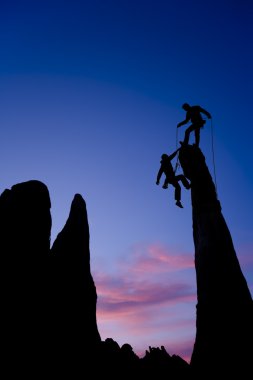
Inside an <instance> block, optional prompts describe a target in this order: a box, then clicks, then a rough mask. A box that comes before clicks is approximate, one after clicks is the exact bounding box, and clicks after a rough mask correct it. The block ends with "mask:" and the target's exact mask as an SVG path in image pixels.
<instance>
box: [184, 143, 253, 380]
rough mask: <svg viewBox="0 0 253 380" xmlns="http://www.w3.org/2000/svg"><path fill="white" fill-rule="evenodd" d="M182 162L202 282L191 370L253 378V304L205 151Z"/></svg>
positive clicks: (189, 153)
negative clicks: (206, 160) (231, 372)
mask: <svg viewBox="0 0 253 380" xmlns="http://www.w3.org/2000/svg"><path fill="white" fill-rule="evenodd" d="M179 160H180V164H181V166H182V169H183V171H184V174H185V176H186V177H187V178H188V179H189V180H190V181H191V200H192V219H193V239H194V245H195V268H196V278H197V315H196V317H197V322H196V339H195V344H194V349H193V353H192V357H191V366H192V368H194V369H195V370H196V372H197V373H198V374H201V375H202V376H203V378H204V377H205V375H208V374H209V375H210V373H212V374H221V373H222V374H224V373H228V372H229V371H231V370H232V371H233V372H234V373H236V372H237V373H244V374H245V373H250V372H249V371H250V370H251V366H252V364H251V361H252V358H253V350H252V341H253V302H252V297H251V294H250V291H249V288H248V285H247V282H246V280H245V278H244V275H243V273H242V270H241V268H240V264H239V261H238V258H237V255H236V252H235V249H234V246H233V241H232V238H231V235H230V232H229V229H228V227H227V224H226V221H225V219H224V217H223V215H222V212H221V206H220V202H219V200H218V199H217V194H216V190H215V185H214V183H213V180H212V177H211V175H210V173H209V170H208V167H207V165H206V162H205V157H204V155H203V153H202V152H201V150H200V149H199V148H197V147H195V146H192V145H187V146H184V147H182V148H181V150H180V153H179Z"/></svg>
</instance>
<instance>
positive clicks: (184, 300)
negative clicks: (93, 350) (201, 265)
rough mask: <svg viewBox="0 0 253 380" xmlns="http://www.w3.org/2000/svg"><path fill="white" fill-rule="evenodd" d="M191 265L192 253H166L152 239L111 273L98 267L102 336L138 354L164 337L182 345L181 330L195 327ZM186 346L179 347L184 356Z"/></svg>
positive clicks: (99, 323) (97, 283)
mask: <svg viewBox="0 0 253 380" xmlns="http://www.w3.org/2000/svg"><path fill="white" fill-rule="evenodd" d="M193 267H194V262H193V259H192V257H190V255H186V254H179V253H176V254H175V253H170V252H169V250H168V249H166V248H164V247H161V246H159V245H158V244H154V245H150V246H138V247H135V248H134V250H132V252H130V253H129V255H128V256H127V260H126V259H124V260H122V261H121V262H119V263H118V265H117V267H116V270H115V271H114V272H113V273H105V271H104V270H103V272H100V271H98V270H97V271H96V272H95V274H94V278H95V283H96V287H97V294H98V303H97V320H98V326H99V331H100V333H101V336H102V337H103V338H106V337H112V338H113V339H115V340H116V341H117V342H118V343H119V344H120V342H121V343H122V344H123V343H125V342H128V343H130V344H132V346H133V348H134V349H135V347H136V350H138V352H140V351H141V352H142V353H145V350H146V349H148V345H152V344H153V343H152V342H158V341H160V342H161V343H160V346H161V345H164V346H165V344H164V340H166V339H168V341H170V343H171V344H172V343H173V344H176V341H177V340H178V339H179V346H180V339H181V338H180V334H181V333H182V331H186V332H187V331H188V330H190V331H192V332H193V334H194V332H195V304H196V289H195V288H194V286H192V283H193V282H194V280H195V272H194V269H193ZM188 272H190V277H191V276H192V278H191V279H189V273H188ZM189 307H190V310H191V312H190V315H188V314H189ZM187 310H188V311H187ZM186 316H187V317H186ZM173 331H174V332H177V336H175V333H174V332H173ZM167 335H168V337H167ZM192 339H193V337H192ZM191 342H192V341H191ZM192 344H193V342H192ZM158 346H159V344H158ZM185 350H186V351H187V349H186V348H183V347H181V351H179V352H181V353H182V354H181V356H182V357H184V356H183V355H186V353H184V352H186V351H185ZM188 351H189V350H188ZM188 351H187V352H188ZM136 352H137V351H136ZM184 358H185V357H184Z"/></svg>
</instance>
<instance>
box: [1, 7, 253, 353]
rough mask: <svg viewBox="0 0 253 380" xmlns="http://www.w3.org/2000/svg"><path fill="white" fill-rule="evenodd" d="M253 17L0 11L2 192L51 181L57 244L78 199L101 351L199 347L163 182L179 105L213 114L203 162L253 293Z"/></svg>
mask: <svg viewBox="0 0 253 380" xmlns="http://www.w3.org/2000/svg"><path fill="white" fill-rule="evenodd" d="M252 17H253V3H252V1H250V0H237V1H235V0H222V1H218V0H212V1H211V0H207V1H203V0H201V1H200V0H174V1H170V0H168V1H165V0H163V1H160V0H145V1H144V0H142V1H140V0H126V1H120V0H118V1H116V0H90V1H85V0H83V1H81V0H80V1H76V0H61V1H60V0H59V1H57V0H50V1H49V0H43V1H41V0H37V1H32V0H30V1H27V0H22V1H18V0H16V1H12V0H8V1H7V0H3V1H1V4H0V48H1V50H0V51H1V59H0V126H1V139H0V142H1V149H0V173H1V181H0V192H1V193H2V192H3V191H4V190H5V189H6V188H10V187H11V186H13V185H14V184H16V183H20V182H24V181H28V180H31V179H37V180H40V181H42V182H44V183H45V184H46V185H47V187H48V190H49V192H50V197H51V202H52V208H51V213H52V220H53V225H52V234H51V242H52V243H53V241H54V239H55V237H56V236H57V234H58V233H59V232H60V231H61V229H62V228H63V226H64V224H65V222H66V219H67V217H68V214H69V211H70V205H71V202H72V199H73V197H74V195H75V194H76V193H79V194H81V195H82V196H83V198H84V199H85V201H86V204H87V211H88V218H89V226H90V251H91V272H92V275H93V278H94V281H95V284H96V287H97V294H98V303H97V322H98V328H99V332H100V334H101V338H102V339H103V340H104V339H106V338H107V337H111V338H113V339H114V340H116V341H117V342H118V343H119V344H120V345H122V344H124V343H126V342H127V343H130V344H131V345H132V347H133V349H134V351H135V352H136V353H137V354H138V355H140V356H143V355H144V354H145V350H146V349H148V347H149V346H153V347H160V346H161V345H164V346H165V347H166V349H167V351H168V352H169V353H170V354H177V355H180V356H182V357H183V358H185V359H186V360H189V359H190V356H191V353H192V349H193V343H194V339H195V317H196V314H195V312H196V309H195V307H196V278H195V269H194V245H193V237H192V215H191V202H190V192H189V191H187V190H185V189H182V203H183V206H184V208H183V209H180V208H178V207H176V206H175V201H174V191H173V188H172V187H169V188H168V189H167V190H164V189H162V181H161V185H160V186H157V185H156V183H155V182H156V175H157V172H158V169H159V166H160V157H161V155H162V154H163V153H167V154H171V153H172V152H174V150H175V149H176V146H177V142H178V141H179V140H182V139H183V137H184V131H185V126H182V127H181V128H180V129H179V130H178V136H177V134H176V125H177V123H178V122H180V121H182V120H183V119H184V118H185V111H184V110H183V109H182V104H183V103H185V102H187V103H189V104H191V105H195V104H199V105H201V106H202V107H203V108H205V109H207V110H208V111H209V112H210V113H211V114H212V117H213V118H212V124H211V121H209V120H208V121H207V122H206V125H205V127H204V129H203V130H201V140H200V148H201V150H202V152H203V153H204V154H205V156H206V162H207V165H208V167H209V170H210V173H211V174H212V176H213V178H214V179H215V180H216V184H217V191H218V198H219V200H220V202H221V205H222V213H223V216H224V218H225V220H226V222H227V225H228V227H229V229H230V232H231V235H232V239H233V242H234V246H235V250H236V253H237V257H238V259H239V262H240V265H241V268H242V271H243V274H244V276H245V278H246V280H247V283H248V286H249V288H250V291H251V294H253V256H252V248H253V233H252V231H253V203H252V196H253V171H252V167H253V154H252V141H253V127H252V101H253V98H252V88H253V76H252V67H253V50H252V36H253V28H252ZM193 142H194V141H193V137H191V140H190V143H193ZM174 163H175V160H174ZM180 172H181V169H180V168H179V170H178V174H180Z"/></svg>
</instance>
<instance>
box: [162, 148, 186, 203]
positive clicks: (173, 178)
mask: <svg viewBox="0 0 253 380" xmlns="http://www.w3.org/2000/svg"><path fill="white" fill-rule="evenodd" d="M179 150H180V148H179V149H177V150H176V151H175V152H174V153H172V154H171V155H170V156H168V155H167V154H165V153H164V154H162V156H161V161H160V163H161V166H160V169H159V171H158V173H157V179H156V184H157V185H159V183H160V179H161V176H162V174H165V180H164V184H163V186H162V188H163V189H167V188H168V185H169V184H171V185H172V186H174V187H175V195H174V196H175V200H176V205H177V206H178V207H180V208H183V206H182V203H181V186H180V185H179V183H178V182H179V181H181V182H182V184H183V185H184V187H185V188H186V189H190V187H191V185H190V183H189V182H188V181H187V179H186V177H185V176H184V175H183V174H179V175H175V171H174V170H173V166H172V164H171V161H172V160H173V158H174V157H176V155H177V153H178V151H179Z"/></svg>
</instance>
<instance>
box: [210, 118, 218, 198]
mask: <svg viewBox="0 0 253 380" xmlns="http://www.w3.org/2000/svg"><path fill="white" fill-rule="evenodd" d="M211 135H212V157H213V173H214V184H215V190H216V195H218V191H217V181H216V169H215V159H214V131H213V119H211Z"/></svg>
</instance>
